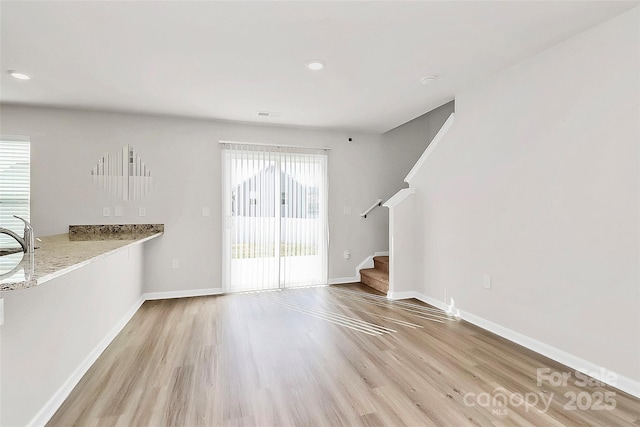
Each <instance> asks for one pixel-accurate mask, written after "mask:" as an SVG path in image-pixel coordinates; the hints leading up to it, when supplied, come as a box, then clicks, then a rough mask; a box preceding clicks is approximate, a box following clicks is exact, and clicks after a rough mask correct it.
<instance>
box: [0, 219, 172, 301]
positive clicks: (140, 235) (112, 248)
mask: <svg viewBox="0 0 640 427" xmlns="http://www.w3.org/2000/svg"><path fill="white" fill-rule="evenodd" d="M140 226H141V227H135V228H133V229H132V228H131V227H130V226H70V227H69V230H70V231H69V234H58V235H53V236H46V237H41V238H40V241H39V242H36V248H37V249H36V250H35V253H31V254H28V253H24V252H17V253H14V254H10V255H4V256H0V291H12V290H19V289H27V288H31V287H33V286H37V285H41V284H43V283H45V282H47V281H49V280H51V279H54V278H56V277H59V276H62V275H63V274H66V273H69V272H70V271H73V270H77V269H78V268H81V267H83V266H85V265H87V264H89V263H92V262H94V261H96V260H98V259H100V258H103V257H107V256H109V255H111V254H113V253H115V252H117V251H119V250H122V249H124V248H126V247H128V246H131V245H137V244H140V243H143V242H146V241H148V240H150V239H153V238H155V237H158V236H160V235H161V234H162V233H163V232H164V226H163V225H162V224H140ZM98 227H100V228H98Z"/></svg>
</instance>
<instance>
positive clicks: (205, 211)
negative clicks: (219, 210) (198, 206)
mask: <svg viewBox="0 0 640 427" xmlns="http://www.w3.org/2000/svg"><path fill="white" fill-rule="evenodd" d="M210 215H211V210H210V209H209V208H208V207H206V206H205V207H204V208H202V216H210Z"/></svg>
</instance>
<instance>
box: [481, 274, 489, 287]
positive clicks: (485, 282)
mask: <svg viewBox="0 0 640 427" xmlns="http://www.w3.org/2000/svg"><path fill="white" fill-rule="evenodd" d="M482 286H483V287H484V288H485V289H491V276H490V275H488V274H485V275H483V276H482Z"/></svg>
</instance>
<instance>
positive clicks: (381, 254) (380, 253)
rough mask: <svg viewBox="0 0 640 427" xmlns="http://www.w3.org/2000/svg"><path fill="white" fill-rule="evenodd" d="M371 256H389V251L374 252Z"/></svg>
mask: <svg viewBox="0 0 640 427" xmlns="http://www.w3.org/2000/svg"><path fill="white" fill-rule="evenodd" d="M373 256H389V251H382V252H374V253H373Z"/></svg>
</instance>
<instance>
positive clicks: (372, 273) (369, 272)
mask: <svg viewBox="0 0 640 427" xmlns="http://www.w3.org/2000/svg"><path fill="white" fill-rule="evenodd" d="M360 274H361V275H364V276H367V277H371V278H372V279H375V280H379V281H381V282H384V283H387V284H388V283H389V273H387V272H385V271H382V270H379V269H377V268H363V269H362V270H360Z"/></svg>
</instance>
